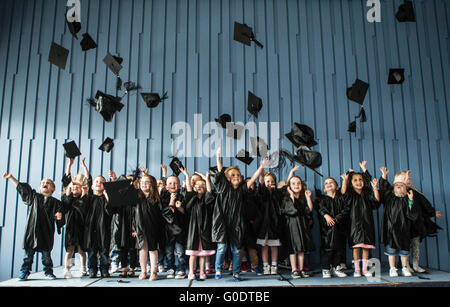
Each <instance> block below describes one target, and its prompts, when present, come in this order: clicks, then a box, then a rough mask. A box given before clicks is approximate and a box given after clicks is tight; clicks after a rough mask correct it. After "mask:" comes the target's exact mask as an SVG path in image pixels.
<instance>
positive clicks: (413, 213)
mask: <svg viewBox="0 0 450 307" xmlns="http://www.w3.org/2000/svg"><path fill="white" fill-rule="evenodd" d="M408 202H409V198H408ZM406 217H407V218H408V219H409V220H411V221H412V222H415V221H417V219H418V218H419V207H418V206H417V205H416V199H415V198H413V204H412V206H411V209H410V208H409V205H408V209H407V211H406Z"/></svg>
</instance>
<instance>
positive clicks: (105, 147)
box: [98, 138, 114, 152]
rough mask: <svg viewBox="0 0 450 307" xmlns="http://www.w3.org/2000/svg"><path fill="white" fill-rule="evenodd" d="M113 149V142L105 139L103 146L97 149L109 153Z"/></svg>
mask: <svg viewBox="0 0 450 307" xmlns="http://www.w3.org/2000/svg"><path fill="white" fill-rule="evenodd" d="M113 147H114V141H113V140H112V139H110V138H106V140H105V141H104V142H103V144H102V145H101V146H100V147H99V148H98V149H100V150H101V151H106V152H110V151H111V149H113Z"/></svg>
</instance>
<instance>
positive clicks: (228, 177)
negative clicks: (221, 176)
mask: <svg viewBox="0 0 450 307" xmlns="http://www.w3.org/2000/svg"><path fill="white" fill-rule="evenodd" d="M233 170H237V171H238V172H239V174H241V170H240V169H239V167H237V166H230V167H229V168H227V169H226V170H225V177H227V179H230V173H231V171H233Z"/></svg>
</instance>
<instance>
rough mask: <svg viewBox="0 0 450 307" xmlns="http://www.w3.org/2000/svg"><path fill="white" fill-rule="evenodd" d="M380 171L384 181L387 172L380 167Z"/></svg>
mask: <svg viewBox="0 0 450 307" xmlns="http://www.w3.org/2000/svg"><path fill="white" fill-rule="evenodd" d="M380 171H381V174H382V177H383V179H386V178H387V175H388V174H389V171H388V170H387V168H386V166H382V167H380Z"/></svg>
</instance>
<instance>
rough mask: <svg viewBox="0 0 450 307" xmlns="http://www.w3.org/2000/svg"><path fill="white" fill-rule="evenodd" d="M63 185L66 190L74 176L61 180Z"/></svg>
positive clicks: (67, 176) (65, 176) (64, 177)
mask: <svg viewBox="0 0 450 307" xmlns="http://www.w3.org/2000/svg"><path fill="white" fill-rule="evenodd" d="M61 182H62V185H63V187H64V188H66V187H67V186H68V185H69V184H70V183H71V182H72V176H71V175H70V174H68V175H66V174H64V176H63V177H62V179H61Z"/></svg>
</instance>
